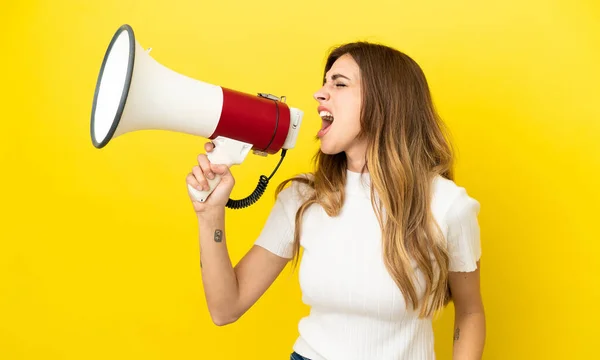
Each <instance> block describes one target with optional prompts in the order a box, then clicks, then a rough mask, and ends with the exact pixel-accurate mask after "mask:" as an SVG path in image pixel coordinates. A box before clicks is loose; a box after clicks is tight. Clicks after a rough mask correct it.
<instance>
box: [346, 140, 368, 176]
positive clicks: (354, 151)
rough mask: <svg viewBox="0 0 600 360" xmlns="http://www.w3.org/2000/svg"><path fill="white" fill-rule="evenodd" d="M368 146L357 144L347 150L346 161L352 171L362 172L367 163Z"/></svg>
mask: <svg viewBox="0 0 600 360" xmlns="http://www.w3.org/2000/svg"><path fill="white" fill-rule="evenodd" d="M366 154H367V147H366V144H362V143H361V144H357V145H355V146H353V147H352V148H351V149H348V150H347V151H346V162H347V166H348V170H350V171H352V172H357V173H360V172H362V170H363V168H364V166H365V163H366Z"/></svg>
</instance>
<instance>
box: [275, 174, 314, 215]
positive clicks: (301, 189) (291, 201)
mask: <svg viewBox="0 0 600 360" xmlns="http://www.w3.org/2000/svg"><path fill="white" fill-rule="evenodd" d="M312 179H313V175H312V174H310V173H301V174H298V175H296V176H295V177H294V179H293V180H291V181H289V182H288V183H287V184H286V186H285V187H284V188H283V189H282V190H281V191H280V192H279V194H277V202H280V203H281V204H282V205H283V206H284V207H285V208H287V209H289V210H291V211H296V210H297V209H298V208H299V207H300V206H301V205H302V203H304V202H305V201H306V200H307V199H308V198H309V197H310V195H311V193H312V191H313V188H312V187H311V186H310V185H309V184H308V183H309V182H310V181H312Z"/></svg>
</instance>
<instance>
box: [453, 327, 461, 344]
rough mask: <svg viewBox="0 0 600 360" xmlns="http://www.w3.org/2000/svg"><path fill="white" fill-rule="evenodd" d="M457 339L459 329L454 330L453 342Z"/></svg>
mask: <svg viewBox="0 0 600 360" xmlns="http://www.w3.org/2000/svg"><path fill="white" fill-rule="evenodd" d="M459 337H460V329H459V328H456V329H455V330H454V341H457V340H458V338H459Z"/></svg>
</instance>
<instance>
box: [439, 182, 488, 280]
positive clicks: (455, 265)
mask: <svg viewBox="0 0 600 360" xmlns="http://www.w3.org/2000/svg"><path fill="white" fill-rule="evenodd" d="M433 188H434V195H433V199H434V200H433V202H432V207H433V211H434V215H435V217H436V220H437V221H438V223H439V225H440V227H441V229H442V231H443V233H444V236H445V238H446V241H447V246H448V253H449V256H450V264H449V270H450V271H467V272H468V271H474V270H475V269H477V261H478V260H479V258H480V256H481V243H480V242H481V239H480V228H479V222H478V215H479V210H480V204H479V201H477V200H476V199H474V198H473V197H471V195H470V194H469V193H468V192H467V190H466V189H465V188H464V187H462V186H459V185H457V184H456V183H455V182H454V181H452V180H449V179H445V178H443V177H438V178H436V179H435V181H434V187H433Z"/></svg>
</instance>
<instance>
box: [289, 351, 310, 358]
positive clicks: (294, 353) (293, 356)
mask: <svg viewBox="0 0 600 360" xmlns="http://www.w3.org/2000/svg"><path fill="white" fill-rule="evenodd" d="M290 360H310V359H309V358H305V357H304V356H302V355H300V354H298V353H297V352H295V351H294V352H293V353H292V355H290Z"/></svg>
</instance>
